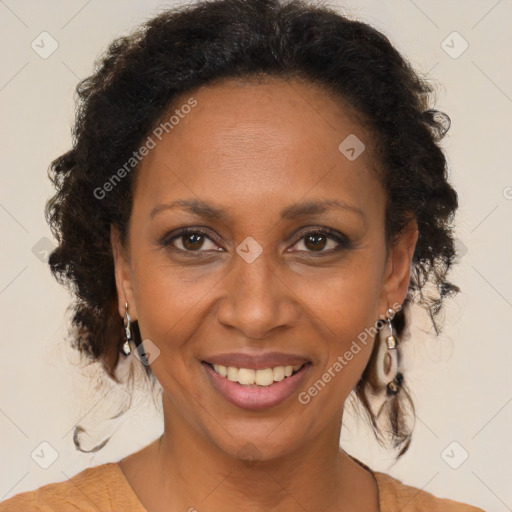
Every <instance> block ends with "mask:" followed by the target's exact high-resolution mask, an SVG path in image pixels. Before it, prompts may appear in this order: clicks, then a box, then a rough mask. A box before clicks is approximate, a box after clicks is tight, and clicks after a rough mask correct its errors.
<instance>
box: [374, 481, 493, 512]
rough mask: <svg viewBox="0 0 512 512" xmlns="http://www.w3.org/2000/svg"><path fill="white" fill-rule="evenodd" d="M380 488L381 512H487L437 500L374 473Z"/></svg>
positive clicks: (423, 492) (426, 493)
mask: <svg viewBox="0 0 512 512" xmlns="http://www.w3.org/2000/svg"><path fill="white" fill-rule="evenodd" d="M373 474H374V476H375V479H376V480H377V485H378V488H379V496H380V498H379V501H380V508H381V512H395V511H396V510H400V511H401V512H485V511H484V510H482V509H481V508H477V507H473V506H471V505H466V504H465V503H460V502H458V501H453V500H448V499H445V498H436V497H435V496H434V495H433V494H430V493H429V492H426V491H422V490H421V489H417V488H416V487H410V486H408V485H405V484H403V483H402V482H400V481H399V480H396V479H395V478H393V477H391V476H389V475H386V474H385V473H378V472H374V473H373Z"/></svg>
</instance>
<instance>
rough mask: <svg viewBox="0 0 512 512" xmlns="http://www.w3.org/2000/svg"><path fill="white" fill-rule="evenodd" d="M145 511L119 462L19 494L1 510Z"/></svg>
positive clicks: (54, 511)
mask: <svg viewBox="0 0 512 512" xmlns="http://www.w3.org/2000/svg"><path fill="white" fill-rule="evenodd" d="M98 510H101V511H102V512H113V511H114V510H115V511H119V510H123V511H124V512H145V511H144V508H143V506H142V505H141V504H140V502H139V501H138V499H137V497H136V495H135V493H134V492H133V490H132V489H131V487H130V486H129V484H128V482H127V480H126V479H125V478H124V475H123V472H122V471H121V468H120V467H119V465H118V464H117V463H108V464H102V465H100V466H96V467H93V468H88V469H85V470H84V471H82V472H81V473H78V474H77V475H75V476H73V477H72V478H70V479H68V480H65V481H63V482H58V483H53V484H48V485H45V486H43V487H40V488H39V489H36V490H35V491H30V492H24V493H21V494H17V495H15V496H13V497H12V498H10V499H8V500H6V501H4V502H2V503H0V512H22V511H23V512H28V511H34V512H70V511H76V512H92V511H94V512H97V511H98Z"/></svg>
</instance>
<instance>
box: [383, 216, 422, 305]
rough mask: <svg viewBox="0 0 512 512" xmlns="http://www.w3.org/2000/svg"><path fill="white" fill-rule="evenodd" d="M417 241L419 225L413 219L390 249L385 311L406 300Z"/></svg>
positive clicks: (385, 279)
mask: <svg viewBox="0 0 512 512" xmlns="http://www.w3.org/2000/svg"><path fill="white" fill-rule="evenodd" d="M417 241H418V224H417V223H416V220H415V219H412V220H410V221H409V222H408V223H407V225H406V226H405V227H404V228H403V230H402V232H401V233H400V235H399V237H398V239H397V240H396V241H395V243H394V244H393V245H392V246H391V247H390V249H389V253H388V259H387V262H386V268H385V271H384V282H383V289H382V295H381V300H382V307H383V311H386V310H387V309H388V308H391V307H392V306H393V305H398V304H399V305H401V304H403V302H404V300H405V297H406V295H407V290H408V289H409V282H410V278H411V263H412V258H413V256H414V249H415V248H416V242H417Z"/></svg>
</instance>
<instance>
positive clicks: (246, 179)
mask: <svg viewBox="0 0 512 512" xmlns="http://www.w3.org/2000/svg"><path fill="white" fill-rule="evenodd" d="M189 105H194V106H193V107H190V108H189ZM171 116H172V117H173V119H172V123H169V121H170V120H171ZM162 122H163V123H165V122H167V130H165V129H164V130H163V133H162V134H160V137H159V138H157V137H155V135H154V133H155V131H153V134H152V137H153V138H154V139H155V142H156V144H155V147H154V149H152V150H151V151H150V152H149V154H148V155H147V156H146V157H145V158H144V160H143V161H142V163H141V165H140V167H139V171H138V173H139V174H140V176H139V177H138V180H137V181H138V184H137V189H138V193H139V194H140V193H142V194H145V195H150V196H151V197H152V199H153V200H154V201H163V200H165V199H166V198H167V196H169V194H171V195H172V194H173V192H172V191H171V189H172V190H173V191H175V192H176V194H178V195H179V194H180V193H181V194H183V193H184V192H185V191H186V189H188V195H191V194H192V195H196V196H197V197H198V198H199V199H203V198H205V197H211V196H212V194H213V195H215V194H217V195H218V194H219V193H222V195H224V196H225V197H228V196H230V197H231V196H232V197H231V198H232V199H233V200H234V199H236V197H238V198H241V197H243V198H245V199H246V200H249V199H250V197H251V196H254V199H255V200H259V201H261V199H262V197H268V198H269V199H270V197H271V196H273V195H275V193H276V191H278V190H279V191H280V194H282V193H283V191H286V194H288V195H289V199H290V200H293V199H295V200H298V199H299V198H300V197H301V196H303V195H305V194H307V193H308V191H313V189H316V191H322V190H324V191H325V190H327V191H328V190H331V191H332V190H334V191H336V190H337V189H345V191H346V192H347V193H354V192H356V191H359V192H362V193H363V195H364V193H365V189H366V192H367V193H369V192H370V188H372V187H370V186H369V183H368V182H369V181H371V182H372V183H373V182H374V181H375V172H374V171H373V170H372V167H371V159H370V151H369V146H370V144H369V142H370V141H369V135H368V133H367V132H366V131H365V130H364V129H363V127H362V126H361V125H360V124H359V123H358V122H357V118H356V115H355V112H354V110H353V109H351V108H350V107H348V106H346V105H344V104H343V102H342V101H341V100H340V99H338V98H337V97H334V96H333V95H331V94H329V93H328V92H327V91H325V90H324V89H323V88H321V87H319V86H317V85H315V84H312V83H308V82H299V81H295V80H293V81H292V80H283V79H271V80H265V81H264V82H254V81H240V80H225V81H223V82H221V83H217V84H215V85H206V86H203V87H201V88H199V89H196V90H195V91H192V92H190V93H187V94H184V95H182V96H181V97H180V98H179V99H177V100H176V101H175V102H174V105H173V107H172V109H171V110H170V111H169V112H167V113H166V114H165V115H164V116H163V117H162ZM171 125H172V126H171ZM160 126H164V127H165V126H166V125H160ZM160 131H161V132H162V130H160ZM157 133H158V132H157ZM346 140H349V141H351V144H352V145H354V141H356V142H355V143H356V144H357V143H358V142H357V141H359V143H360V146H358V147H356V148H355V149H356V151H357V152H359V151H360V150H361V147H364V148H365V149H364V150H363V152H362V153H361V154H360V155H359V156H358V157H357V158H355V159H351V158H347V154H346V153H344V152H343V150H344V149H346V148H344V146H343V144H344V141H346ZM363 144H364V146H363ZM340 145H341V147H340ZM345 145H346V144H345ZM348 156H349V157H350V156H353V155H351V154H350V153H349V154H348ZM372 186H375V183H373V185H372ZM178 191H180V192H178ZM258 196H259V197H258ZM279 197H282V196H279Z"/></svg>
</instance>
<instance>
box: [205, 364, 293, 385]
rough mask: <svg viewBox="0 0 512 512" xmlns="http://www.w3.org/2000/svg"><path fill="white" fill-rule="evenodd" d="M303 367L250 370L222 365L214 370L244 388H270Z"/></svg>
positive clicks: (215, 366) (218, 365)
mask: <svg viewBox="0 0 512 512" xmlns="http://www.w3.org/2000/svg"><path fill="white" fill-rule="evenodd" d="M302 366H303V365H302V364H297V365H295V366H290V365H288V366H276V367H274V368H264V369H261V370H253V369H250V368H236V367H234V366H227V367H226V366H223V365H221V364H214V365H213V369H214V370H215V372H217V373H218V374H219V375H221V376H222V377H226V378H227V379H228V380H230V381H231V382H238V383H239V384H242V385H243V386H250V385H252V384H257V385H258V386H270V385H271V384H273V383H274V382H279V381H281V380H283V379H284V378H286V377H290V376H291V375H292V373H293V372H294V371H297V370H299V369H300V368H302Z"/></svg>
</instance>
